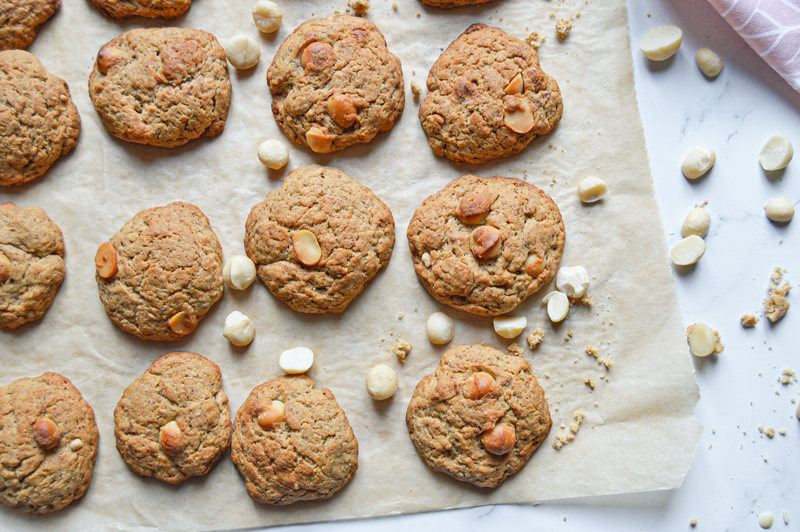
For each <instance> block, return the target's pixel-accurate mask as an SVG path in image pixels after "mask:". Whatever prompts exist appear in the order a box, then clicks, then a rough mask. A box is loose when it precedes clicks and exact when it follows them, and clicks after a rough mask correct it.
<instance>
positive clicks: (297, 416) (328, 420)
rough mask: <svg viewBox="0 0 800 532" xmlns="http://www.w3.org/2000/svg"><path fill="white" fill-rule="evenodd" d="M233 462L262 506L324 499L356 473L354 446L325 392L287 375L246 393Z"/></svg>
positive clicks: (235, 434) (236, 427)
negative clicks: (248, 393)
mask: <svg viewBox="0 0 800 532" xmlns="http://www.w3.org/2000/svg"><path fill="white" fill-rule="evenodd" d="M231 460H233V463H234V465H236V469H238V470H239V473H241V474H242V476H243V477H244V480H245V484H246V486H247V493H248V494H250V497H252V498H253V499H254V500H256V501H258V502H260V503H264V504H274V505H286V504H291V503H293V502H297V501H315V500H321V499H328V498H330V497H332V496H333V495H334V494H335V493H336V492H337V491H339V490H340V489H342V488H343V487H344V486H345V484H347V483H348V482H349V481H350V479H351V478H353V475H355V473H356V469H358V442H357V441H356V437H355V434H353V429H352V428H351V427H350V422H349V421H347V416H346V415H345V413H344V411H343V410H342V407H340V406H339V403H337V402H336V398H335V397H334V396H333V394H332V393H331V391H330V390H328V389H324V388H323V389H321V390H320V389H316V388H314V381H312V380H311V379H309V378H308V377H305V376H303V375H286V376H283V377H278V378H277V379H273V380H271V381H268V382H265V383H264V384H260V385H259V386H256V387H255V389H253V391H252V392H250V395H249V396H248V397H247V399H246V400H245V402H244V404H243V405H242V407H241V408H240V409H239V411H238V412H237V413H236V419H235V420H234V422H233V438H232V443H231Z"/></svg>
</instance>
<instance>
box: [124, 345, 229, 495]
mask: <svg viewBox="0 0 800 532" xmlns="http://www.w3.org/2000/svg"><path fill="white" fill-rule="evenodd" d="M227 404H228V397H227V396H226V395H225V392H223V391H222V374H221V373H220V370H219V367H218V366H217V365H216V364H214V363H213V362H211V361H210V360H208V359H207V358H205V357H203V356H201V355H198V354H196V353H182V352H175V353H168V354H166V355H164V356H162V357H161V358H159V359H158V360H156V361H155V362H153V365H152V366H150V367H149V368H148V370H147V371H145V372H144V375H142V376H141V377H139V378H138V379H136V380H135V381H133V383H132V384H131V385H130V386H128V387H127V388H126V389H125V392H124V393H123V394H122V398H121V399H120V400H119V403H117V408H116V409H115V410H114V436H115V437H116V440H117V450H118V451H119V454H120V455H121V456H122V459H123V460H124V461H125V463H126V464H128V467H130V468H131V470H133V471H134V472H135V473H136V474H138V475H141V476H143V477H154V478H156V479H158V480H163V481H166V482H169V483H171V484H179V483H181V482H183V481H184V480H186V479H187V478H190V477H193V476H197V475H205V474H206V473H208V472H209V471H210V470H211V467H212V466H213V465H214V464H215V463H216V462H217V460H219V458H220V456H222V455H223V454H224V453H225V451H226V450H228V447H229V446H230V438H231V417H230V414H229V413H228V407H227Z"/></svg>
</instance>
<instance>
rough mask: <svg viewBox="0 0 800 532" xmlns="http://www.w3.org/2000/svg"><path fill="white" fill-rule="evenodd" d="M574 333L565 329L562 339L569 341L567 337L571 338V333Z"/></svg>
mask: <svg viewBox="0 0 800 532" xmlns="http://www.w3.org/2000/svg"><path fill="white" fill-rule="evenodd" d="M573 334H575V333H573V332H572V331H567V334H565V335H564V341H565V342H569V339H570V338H572V335H573Z"/></svg>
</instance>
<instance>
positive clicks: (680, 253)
mask: <svg viewBox="0 0 800 532" xmlns="http://www.w3.org/2000/svg"><path fill="white" fill-rule="evenodd" d="M705 252H706V243H705V241H703V239H702V238H700V237H699V236H697V235H690V236H688V237H686V238H684V239H683V240H681V241H679V242H678V243H677V244H675V245H674V246H672V249H671V250H669V256H670V257H671V258H672V262H674V263H675V264H676V265H677V266H688V265H690V264H694V263H695V262H697V261H698V260H700V257H702V256H703V253H705Z"/></svg>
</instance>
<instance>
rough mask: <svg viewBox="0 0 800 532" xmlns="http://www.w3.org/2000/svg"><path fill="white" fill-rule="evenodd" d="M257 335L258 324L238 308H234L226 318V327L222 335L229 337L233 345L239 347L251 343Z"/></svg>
mask: <svg viewBox="0 0 800 532" xmlns="http://www.w3.org/2000/svg"><path fill="white" fill-rule="evenodd" d="M255 335H256V326H255V325H253V322H252V321H251V320H250V318H248V317H247V316H245V315H244V314H242V313H241V312H239V311H238V310H234V311H233V312H231V313H230V314H228V317H227V318H225V328H224V329H223V330H222V336H224V337H225V338H227V339H228V340H229V341H230V343H232V344H233V345H236V346H239V347H241V346H245V345H249V344H250V342H252V341H253V337H254V336H255Z"/></svg>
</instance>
